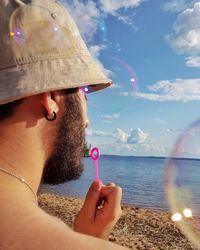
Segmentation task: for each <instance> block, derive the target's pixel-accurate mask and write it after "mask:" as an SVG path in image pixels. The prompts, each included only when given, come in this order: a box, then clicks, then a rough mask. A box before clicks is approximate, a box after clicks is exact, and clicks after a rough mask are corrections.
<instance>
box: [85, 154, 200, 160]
mask: <svg viewBox="0 0 200 250" xmlns="http://www.w3.org/2000/svg"><path fill="white" fill-rule="evenodd" d="M102 156H103V157H110V156H111V157H116V158H117V157H126V158H134V159H136V158H137V159H142V158H145V159H163V160H168V159H175V160H189V161H190V160H192V161H200V158H199V159H198V158H179V157H174V158H170V157H165V156H133V155H106V154H101V157H102ZM88 157H90V156H88Z"/></svg>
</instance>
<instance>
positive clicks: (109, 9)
mask: <svg viewBox="0 0 200 250" xmlns="http://www.w3.org/2000/svg"><path fill="white" fill-rule="evenodd" d="M143 1H144V0H121V1H119V0H109V1H108V0H100V1H99V2H100V5H101V10H102V11H103V12H105V13H108V14H111V15H114V16H115V15H116V14H117V11H119V10H120V9H122V8H123V9H128V8H135V7H138V6H139V5H140V3H141V2H143Z"/></svg>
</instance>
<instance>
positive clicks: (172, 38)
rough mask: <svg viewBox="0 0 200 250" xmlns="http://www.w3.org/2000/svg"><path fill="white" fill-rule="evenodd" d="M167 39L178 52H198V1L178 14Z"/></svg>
mask: <svg viewBox="0 0 200 250" xmlns="http://www.w3.org/2000/svg"><path fill="white" fill-rule="evenodd" d="M167 40H168V42H169V43H170V45H171V46H172V48H173V49H174V50H175V51H176V52H177V53H179V54H187V55H190V56H197V55H199V54H200V2H196V3H195V4H194V6H193V7H192V8H187V9H186V10H184V11H183V12H182V13H181V14H179V15H178V17H177V20H176V22H175V23H174V26H173V32H172V34H170V35H168V36H167Z"/></svg>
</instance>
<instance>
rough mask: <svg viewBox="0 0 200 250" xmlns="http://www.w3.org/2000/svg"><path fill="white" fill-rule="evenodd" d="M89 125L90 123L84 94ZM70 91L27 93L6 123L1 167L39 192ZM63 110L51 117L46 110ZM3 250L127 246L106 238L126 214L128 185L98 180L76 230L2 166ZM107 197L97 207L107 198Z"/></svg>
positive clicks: (0, 129)
mask: <svg viewBox="0 0 200 250" xmlns="http://www.w3.org/2000/svg"><path fill="white" fill-rule="evenodd" d="M79 95H80V98H81V103H82V116H83V121H84V126H85V127H87V126H88V125H89V120H88V117H87V106H86V102H85V97H84V94H83V93H79ZM64 109H65V107H64V93H63V91H54V92H51V93H44V94H40V95H35V96H32V97H29V98H26V99H25V101H24V102H23V103H22V104H21V105H20V106H19V107H18V108H17V110H16V112H15V114H14V115H13V116H12V117H10V118H8V119H6V120H4V121H2V122H1V123H0V166H1V167H2V168H4V169H6V170H8V171H10V172H12V173H14V174H16V175H18V176H20V177H22V178H24V179H25V180H26V181H27V182H28V183H29V184H30V185H31V186H32V187H33V189H34V191H35V192H37V190H38V188H39V186H40V182H41V178H42V173H43V169H44V165H45V161H46V159H47V158H48V156H49V155H50V154H51V153H52V149H53V144H54V140H55V136H56V128H57V125H58V120H59V118H60V117H62V114H63V113H64V111H65V110H64ZM46 111H47V112H48V114H49V115H50V114H52V113H53V112H56V113H57V119H56V120H55V121H54V122H49V121H47V120H46V119H45V118H44V113H45V112H46ZM0 194H1V195H0V221H1V226H0V249H1V250H7V249H9V250H14V249H15V250H18V249H20V250H21V249H30V250H32V249H34V250H35V249H37V250H40V249H41V250H43V249H50V250H53V249H68V250H71V249H72V250H73V249H74V250H75V249H87V250H89V249H91V250H95V249H97V250H98V249H99V250H100V249H101V250H102V249H114V250H115V249H116V250H117V249H125V248H123V247H121V246H118V245H114V244H112V243H110V242H108V241H105V240H102V239H105V238H106V237H107V236H108V234H109V233H110V231H111V230H112V228H113V227H114V225H115V223H116V222H117V220H118V219H119V217H120V216H121V207H120V202H121V194H122V190H121V188H120V187H117V186H116V185H115V184H114V183H109V184H108V185H106V186H104V185H102V184H101V183H100V182H98V181H94V182H93V183H92V185H91V187H90V189H89V191H88V193H87V196H86V199H85V202H84V205H83V207H82V209H81V211H80V212H79V214H78V215H77V217H76V219H75V222H74V227H73V230H72V229H70V228H69V227H68V226H66V225H65V224H64V223H63V222H62V221H61V220H59V219H58V218H56V217H53V216H50V215H48V214H46V213H45V212H44V211H43V210H41V209H40V208H39V207H38V205H37V203H36V201H35V196H34V194H33V193H32V192H31V190H30V189H29V188H28V187H27V186H26V185H24V184H23V183H22V182H20V181H19V180H17V179H16V178H14V177H11V176H9V175H7V174H4V173H2V172H1V171H0ZM102 198H103V199H104V200H105V203H104V205H103V206H102V207H101V208H97V206H98V204H99V201H100V200H101V199H102Z"/></svg>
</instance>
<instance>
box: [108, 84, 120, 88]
mask: <svg viewBox="0 0 200 250" xmlns="http://www.w3.org/2000/svg"><path fill="white" fill-rule="evenodd" d="M109 88H110V89H121V88H122V86H121V85H119V84H117V83H113V84H112V85H111V86H110V87H109Z"/></svg>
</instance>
